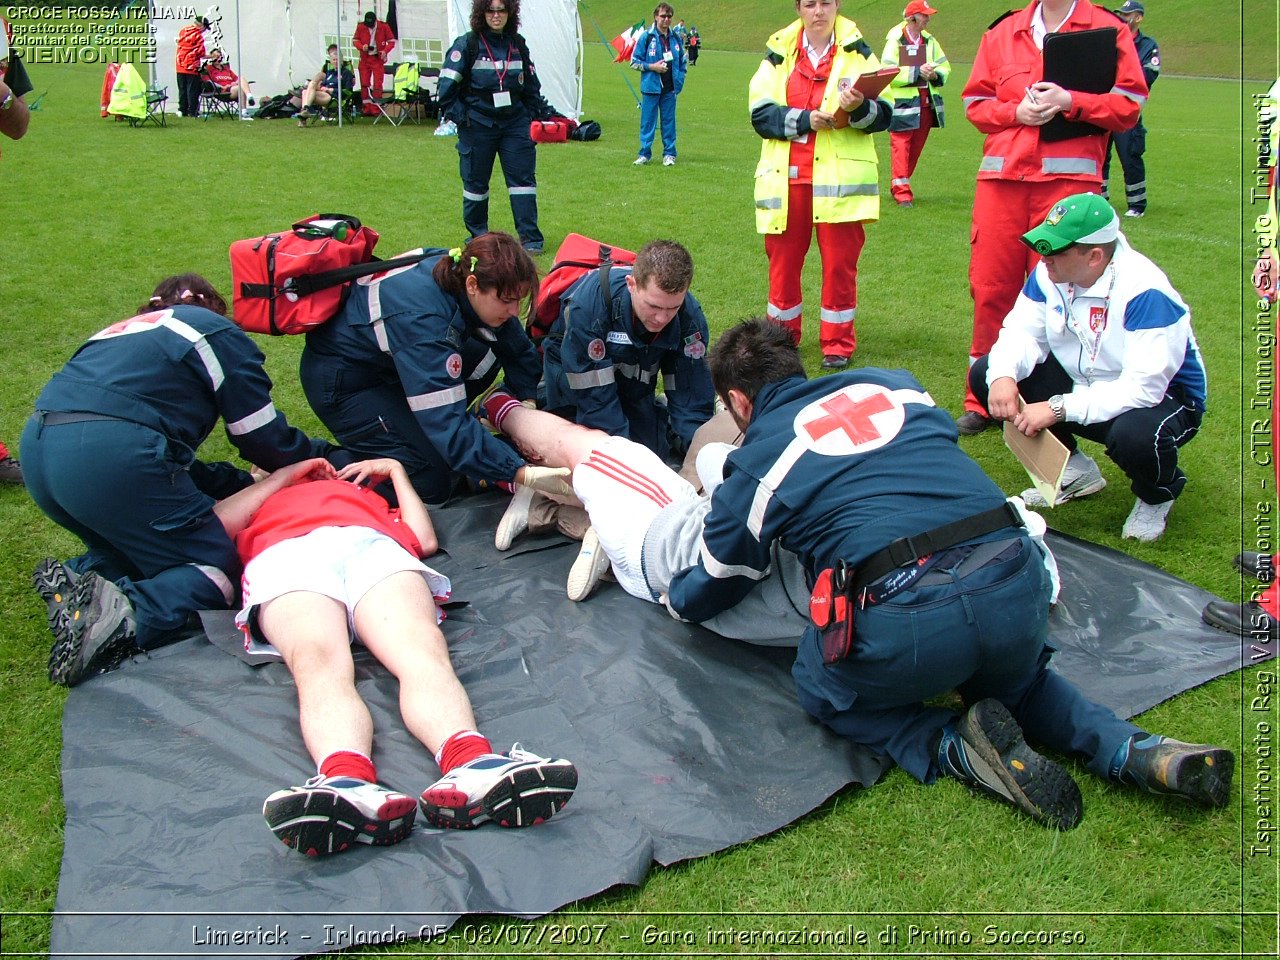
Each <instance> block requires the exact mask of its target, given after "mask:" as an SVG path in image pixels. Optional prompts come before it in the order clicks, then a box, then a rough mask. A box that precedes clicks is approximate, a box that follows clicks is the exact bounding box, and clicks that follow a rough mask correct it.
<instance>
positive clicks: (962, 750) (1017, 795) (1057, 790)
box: [938, 700, 1084, 830]
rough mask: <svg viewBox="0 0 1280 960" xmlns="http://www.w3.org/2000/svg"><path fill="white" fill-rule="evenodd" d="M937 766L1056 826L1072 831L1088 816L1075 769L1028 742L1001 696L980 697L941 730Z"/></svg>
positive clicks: (987, 793)
mask: <svg viewBox="0 0 1280 960" xmlns="http://www.w3.org/2000/svg"><path fill="white" fill-rule="evenodd" d="M938 767H939V769H940V770H941V772H942V773H944V774H946V775H947V776H950V777H954V778H955V779H957V780H960V781H961V782H963V783H965V784H968V785H969V786H970V787H972V788H973V789H975V790H978V791H980V792H981V793H985V794H986V795H987V796H989V797H992V798H994V799H996V800H999V801H1000V802H1001V803H1007V804H1008V805H1009V806H1011V807H1013V808H1014V809H1016V810H1019V811H1021V812H1022V813H1024V814H1026V815H1027V816H1028V817H1030V818H1031V819H1033V820H1035V821H1036V822H1037V823H1040V824H1043V825H1044V826H1046V827H1052V828H1053V829H1055V830H1070V829H1071V828H1072V827H1074V826H1076V825H1077V824H1078V823H1079V822H1080V818H1081V817H1082V816H1083V815H1084V801H1083V800H1082V799H1081V797H1080V788H1079V787H1077V786H1076V782H1075V781H1074V780H1072V779H1071V774H1069V773H1067V771H1066V770H1065V769H1064V768H1063V767H1061V766H1059V765H1058V764H1056V763H1054V762H1053V761H1052V760H1050V759H1048V758H1047V757H1042V756H1041V755H1040V754H1038V753H1036V752H1035V751H1034V750H1032V749H1031V748H1030V747H1029V746H1027V742H1026V741H1025V740H1023V739H1022V729H1021V728H1020V727H1019V726H1018V723H1017V721H1016V720H1014V719H1013V716H1012V715H1011V714H1010V713H1009V711H1008V710H1007V709H1005V706H1004V704H1002V703H1000V701H999V700H979V701H978V702H977V703H975V704H974V705H973V706H971V707H970V708H969V709H968V711H967V712H966V713H965V715H964V716H963V717H961V718H960V723H959V724H958V726H957V727H956V729H955V731H944V732H943V735H942V741H941V742H940V743H939V745H938Z"/></svg>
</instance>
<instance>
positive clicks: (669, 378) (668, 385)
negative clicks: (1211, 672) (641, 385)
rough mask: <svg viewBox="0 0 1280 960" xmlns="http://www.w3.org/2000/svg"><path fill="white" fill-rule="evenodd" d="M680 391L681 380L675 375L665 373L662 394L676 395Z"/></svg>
mask: <svg viewBox="0 0 1280 960" xmlns="http://www.w3.org/2000/svg"><path fill="white" fill-rule="evenodd" d="M679 389H680V379H679V378H678V377H677V376H676V375H675V374H674V373H664V374H663V375H662V392H663V393H674V392H675V391H676V390H679Z"/></svg>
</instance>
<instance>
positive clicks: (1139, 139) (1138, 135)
mask: <svg viewBox="0 0 1280 960" xmlns="http://www.w3.org/2000/svg"><path fill="white" fill-rule="evenodd" d="M1145 13H1146V7H1145V6H1144V5H1143V4H1142V0H1125V2H1124V4H1123V5H1121V6H1120V7H1119V8H1117V9H1116V11H1115V14H1116V16H1117V17H1119V18H1120V19H1121V20H1123V21H1124V22H1125V23H1126V24H1127V25H1128V27H1129V33H1130V34H1131V35H1132V36H1133V46H1134V48H1135V49H1136V50H1137V51H1138V62H1139V63H1141V64H1142V76H1143V77H1144V78H1145V79H1146V81H1147V88H1148V89H1150V88H1151V87H1154V86H1155V83H1156V81H1157V80H1159V79H1160V45H1159V44H1158V43H1156V39H1155V37H1152V36H1150V35H1148V34H1145V33H1143V32H1142V31H1141V30H1139V29H1138V24H1140V23H1141V22H1142V17H1143V15H1144V14H1145ZM1112 147H1115V150H1116V155H1117V156H1119V157H1120V166H1121V168H1123V170H1124V199H1125V203H1126V204H1128V209H1127V210H1126V211H1125V214H1124V215H1125V216H1126V217H1141V216H1142V215H1143V214H1145V213H1146V212H1147V165H1146V162H1145V161H1144V160H1143V159H1142V155H1143V154H1144V153H1146V152H1147V128H1146V127H1144V126H1143V125H1142V114H1138V122H1137V123H1135V124H1134V125H1133V127H1131V128H1130V129H1128V130H1121V131H1120V132H1119V133H1113V134H1111V143H1110V145H1108V147H1107V156H1106V159H1104V160H1103V161H1102V195H1103V196H1104V197H1105V196H1106V195H1107V183H1108V181H1109V179H1110V176H1111V148H1112Z"/></svg>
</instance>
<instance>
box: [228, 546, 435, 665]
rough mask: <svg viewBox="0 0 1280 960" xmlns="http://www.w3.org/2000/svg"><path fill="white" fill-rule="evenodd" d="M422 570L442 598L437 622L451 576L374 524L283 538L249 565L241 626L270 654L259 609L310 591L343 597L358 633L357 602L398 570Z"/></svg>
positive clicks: (248, 645)
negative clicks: (426, 561)
mask: <svg viewBox="0 0 1280 960" xmlns="http://www.w3.org/2000/svg"><path fill="white" fill-rule="evenodd" d="M406 570H411V571H413V572H414V573H420V574H421V575H422V578H423V579H424V580H425V581H426V582H427V589H428V590H430V591H431V595H432V596H433V597H434V598H435V600H436V604H437V606H436V623H439V622H440V621H441V620H443V619H444V616H443V614H442V613H441V611H440V607H439V604H441V603H443V602H444V601H446V600H448V599H449V594H450V593H451V592H452V585H451V584H450V583H449V578H448V577H446V576H444V575H442V574H439V573H436V571H434V570H432V569H431V568H430V567H428V566H427V565H426V564H424V563H423V562H422V561H421V560H419V559H418V558H417V557H415V556H413V555H412V554H410V553H409V551H407V550H406V549H405V548H404V547H402V546H401V545H400V544H398V543H396V541H394V540H392V539H391V538H390V537H388V536H387V535H386V534H383V533H379V532H378V531H376V530H371V529H369V528H368V527H318V528H316V529H315V530H312V531H311V532H310V533H308V534H304V535H303V536H301V537H293V538H291V539H289V540H281V541H280V542H279V543H276V544H273V545H272V546H270V547H268V548H267V549H266V550H263V551H262V553H260V554H258V555H257V556H256V557H254V558H253V559H252V560H250V561H249V565H248V566H247V567H245V568H244V576H243V578H242V581H241V583H242V587H243V595H244V600H243V604H242V606H241V609H240V612H239V613H238V614H236V626H237V627H239V628H240V630H241V631H242V632H243V633H244V637H245V641H244V647H245V649H246V650H248V651H249V652H251V653H255V652H263V653H266V652H270V651H272V650H273V649H274V648H273V647H272V646H271V645H270V644H269V643H267V642H266V640H265V638H264V637H263V636H262V633H261V630H260V629H259V627H258V617H257V610H256V608H257V607H260V606H262V605H263V604H266V603H269V602H271V601H272V600H275V599H276V598H277V597H282V596H284V595H285V594H286V593H296V592H298V591H305V592H307V593H319V594H322V595H324V596H326V597H331V598H332V599H334V600H337V601H338V602H339V603H341V604H342V605H343V606H345V607H346V608H347V628H348V630H350V632H351V634H352V636H354V635H355V621H354V614H355V609H356V604H358V603H359V602H360V600H361V598H363V597H364V595H365V594H366V593H368V592H369V591H370V590H371V589H372V588H373V587H375V586H376V585H377V584H379V583H380V582H382V581H383V580H385V579H386V578H387V577H389V576H391V575H392V574H394V573H400V572H402V571H406Z"/></svg>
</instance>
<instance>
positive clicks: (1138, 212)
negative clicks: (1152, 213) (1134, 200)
mask: <svg viewBox="0 0 1280 960" xmlns="http://www.w3.org/2000/svg"><path fill="white" fill-rule="evenodd" d="M1145 212H1146V211H1145V210H1135V209H1133V207H1130V208H1129V209H1128V210H1126V211H1125V212H1124V215H1125V216H1126V217H1131V218H1133V219H1135V220H1136V219H1138V218H1139V217H1141V216H1142V215H1143V214H1144V213H1145Z"/></svg>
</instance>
